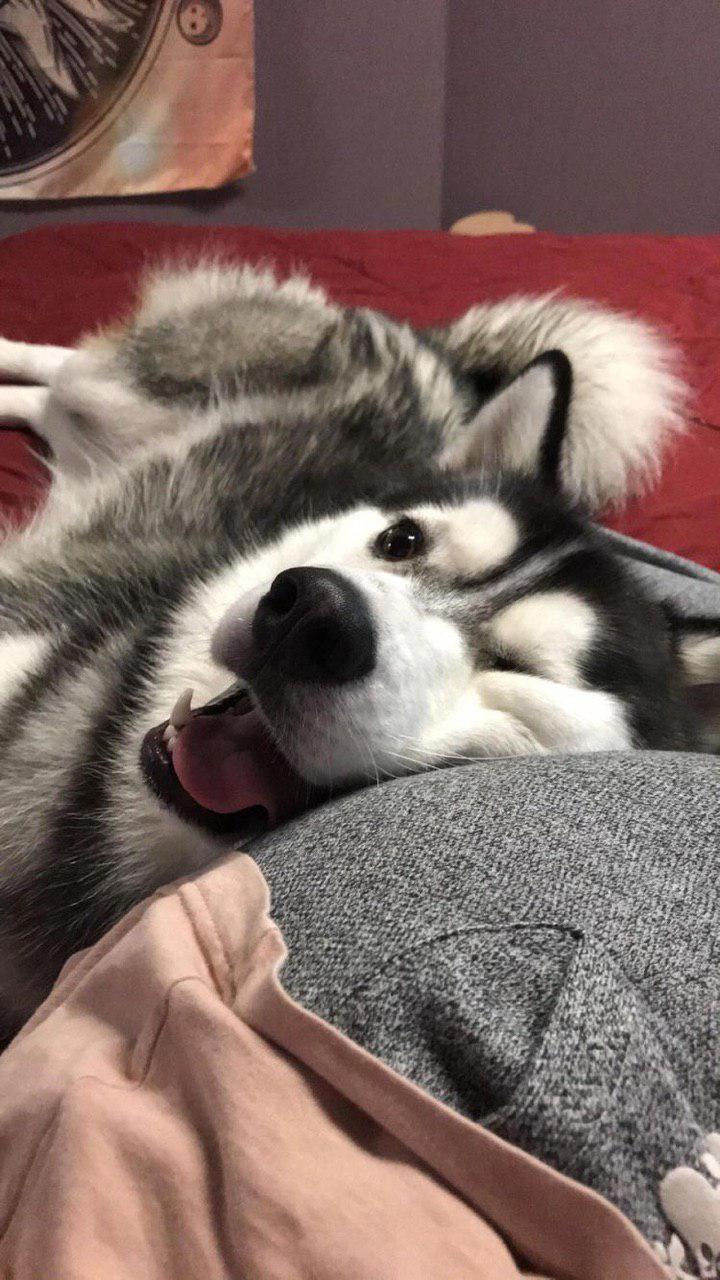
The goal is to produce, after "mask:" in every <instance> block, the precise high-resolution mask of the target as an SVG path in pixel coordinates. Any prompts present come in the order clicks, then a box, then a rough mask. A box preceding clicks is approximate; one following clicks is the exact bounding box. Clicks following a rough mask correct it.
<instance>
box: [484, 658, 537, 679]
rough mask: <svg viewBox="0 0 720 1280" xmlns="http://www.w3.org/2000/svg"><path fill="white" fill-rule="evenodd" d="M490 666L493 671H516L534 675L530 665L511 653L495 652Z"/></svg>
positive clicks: (520, 673)
mask: <svg viewBox="0 0 720 1280" xmlns="http://www.w3.org/2000/svg"><path fill="white" fill-rule="evenodd" d="M489 667H490V670H491V671H514V672H516V673H517V674H519V675H532V672H531V671H530V669H529V667H526V666H523V664H522V663H521V662H519V661H518V659H517V658H513V656H512V654H509V653H494V654H493V655H492V657H491V658H490V663H489Z"/></svg>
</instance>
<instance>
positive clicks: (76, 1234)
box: [0, 856, 665, 1280]
mask: <svg viewBox="0 0 720 1280" xmlns="http://www.w3.org/2000/svg"><path fill="white" fill-rule="evenodd" d="M267 911H268V894H267V889H266V886H265V882H264V880H263V879H262V876H261V875H260V872H259V870H258V869H257V867H256V865H255V863H254V862H252V860H251V859H250V858H248V857H246V856H235V857H233V858H230V859H228V860H227V861H225V862H223V863H222V864H220V865H219V866H216V867H214V868H213V869H212V870H210V871H209V872H207V873H205V874H203V875H202V876H200V877H199V878H196V879H195V880H191V881H184V882H182V883H181V884H179V885H175V886H172V887H171V888H170V889H168V890H165V891H164V892H162V893H161V894H159V895H157V896H156V897H155V898H153V899H151V900H150V901H149V902H147V903H144V904H143V905H142V906H140V907H139V908H137V909H136V910H135V911H134V912H133V913H131V915H130V916H128V917H127V918H126V919H125V920H124V921H122V922H121V923H120V924H119V925H118V926H117V927H116V928H115V929H114V930H113V931H112V932H111V933H110V934H108V935H107V936H106V937H105V938H104V939H103V940H102V941H101V942H100V943H98V945H97V946H96V947H95V948H93V949H92V950H91V951H88V952H85V953H82V954H81V955H80V956H78V957H76V958H75V959H74V960H73V961H71V963H70V964H69V965H68V966H67V967H66V969H65V971H64V973H63V975H62V976H61V978H60V980H59V982H58V985H57V986H56V988H55V990H54V992H53V993H52V995H51V996H50V998H49V1000H48V1001H47V1002H46V1003H45V1005H44V1006H43V1007H42V1008H41V1009H40V1010H39V1012H38V1013H37V1014H36V1015H35V1017H34V1018H33V1019H32V1021H31V1022H30V1023H29V1024H28V1026H27V1027H26V1028H25V1030H24V1031H23V1032H22V1033H21V1035H20V1036H19V1037H18V1039H17V1040H16V1041H15V1042H14V1044H13V1045H12V1046H11V1047H10V1049H9V1050H8V1051H7V1053H6V1054H5V1055H4V1056H3V1057H2V1058H0V1275H1V1276H3V1277H12V1280H41V1277H42V1278H44V1280H140V1278H142V1280H190V1278H191V1277H193V1278H198V1280H200V1278H201V1280H221V1278H222V1280H227V1278H228V1277H230V1276H232V1277H238V1278H239V1277H242V1278H243V1280H290V1278H291V1277H292V1280H300V1278H301V1277H307V1280H445V1278H446V1277H447V1280H466V1278H467V1280H470V1277H472V1278H473V1280H511V1278H513V1277H518V1276H535V1277H538V1276H540V1275H542V1276H543V1277H552V1278H554V1280H560V1278H561V1277H562V1278H563V1280H660V1278H661V1277H662V1276H663V1275H664V1274H665V1272H664V1269H663V1268H662V1267H661V1266H660V1264H659V1262H658V1261H657V1260H656V1259H655V1257H654V1255H653V1254H652V1253H651V1251H650V1250H649V1248H648V1247H647V1246H646V1245H645V1244H644V1242H643V1241H642V1240H641V1238H640V1236H639V1235H638V1233H637V1232H636V1231H635V1229H634V1227H632V1226H631V1225H630V1223H629V1222H627V1221H626V1220H625V1219H624V1218H623V1217H622V1216H621V1215H620V1214H619V1213H618V1212H617V1211H616V1210H615V1209H613V1208H611V1206H610V1205H609V1204H607V1203H606V1202H605V1201H603V1200H602V1199H601V1198H600V1197H598V1196H597V1195H595V1194H594V1193H592V1192H590V1191H587V1190H585V1189H583V1188H581V1187H580V1186H578V1185H577V1184H575V1183H573V1182H570V1181H569V1180H568V1179H566V1178H564V1177H562V1176H561V1175H560V1174H557V1173H554V1172H552V1171H551V1170H550V1169H548V1168H546V1167H544V1166H543V1165H541V1164H539V1163H538V1162H537V1161H535V1160H533V1159H532V1158H531V1157H530V1156H527V1155H525V1154H523V1153H522V1152H520V1151H518V1150H517V1149H515V1148H513V1147H510V1146H509V1145H507V1144H506V1143H504V1142H502V1141H501V1140H500V1139H499V1138H496V1137H494V1136H492V1135H491V1134H489V1133H487V1132H486V1131H485V1130H483V1129H481V1128H479V1127H477V1126H475V1125H473V1124H472V1123H471V1122H470V1121H468V1120H465V1119H463V1118H461V1117H460V1116H458V1115H455V1114H454V1113H452V1112H451V1111H449V1110H448V1109H447V1108H445V1107H443V1106H442V1105H440V1104H439V1103H436V1102H434V1101H433V1100H432V1099H430V1098H429V1097H428V1096H427V1095H426V1094H424V1093H422V1092H421V1091H420V1090H419V1089H417V1088H415V1087H414V1086H412V1085H410V1084H409V1083H407V1082H406V1081H404V1080H402V1079H401V1078H400V1077H398V1076H396V1075H395V1074H394V1073H393V1072H391V1071H390V1070H389V1069H388V1068H386V1067H384V1066H383V1065H382V1064H381V1063H380V1062H378V1061H376V1060H375V1059H373V1058H372V1057H370V1056H369V1055H368V1054H367V1053H365V1052H364V1051H362V1050H361V1049H359V1048H358V1047H357V1046H356V1045H354V1044H352V1043H351V1042H350V1041H349V1040H347V1039H346V1038H344V1037H343V1036H342V1035H340V1034H339V1033H338V1032H336V1031H335V1030H333V1029H332V1028H331V1027H329V1026H328V1025H326V1024H325V1023H323V1022H321V1021H320V1020H319V1019H318V1018H316V1017H315V1016H314V1015H312V1014H310V1013H308V1012H306V1011H305V1010H303V1009H302V1008H300V1007H299V1006H298V1005H296V1004H295V1003H293V1001H292V1000H290V998H289V997H288V996H287V995H286V994H285V993H284V992H283V990H282V988H281V986H280V984H279V981H278V978H277V971H278V967H279V965H280V964H281V962H282V960H283V957H284V954H285V952H284V946H283V942H282V939H281V937H280V935H279V933H278V930H277V928H276V927H275V926H274V925H273V923H272V921H271V919H270V918H269V916H268V914H267Z"/></svg>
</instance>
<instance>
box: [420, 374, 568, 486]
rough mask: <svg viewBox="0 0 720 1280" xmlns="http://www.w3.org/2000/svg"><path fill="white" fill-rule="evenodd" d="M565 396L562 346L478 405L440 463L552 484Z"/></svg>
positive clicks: (555, 479)
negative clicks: (505, 472)
mask: <svg viewBox="0 0 720 1280" xmlns="http://www.w3.org/2000/svg"><path fill="white" fill-rule="evenodd" d="M571 397H572V370H571V368H570V361H569V360H568V358H567V356H566V355H564V354H563V352H562V351H546V352H545V353H544V354H543V355H541V356H538V358H537V359H536V360H533V362H532V364H529V365H528V366H527V368H525V369H523V371H522V373H519V374H518V375H517V377H516V378H513V380H512V382H509V383H508V384H507V386H505V387H503V388H502V390H500V391H498V392H497V393H496V394H495V395H494V396H493V397H492V398H491V399H490V400H488V401H487V402H486V403H485V404H484V405H483V406H482V408H481V409H480V410H479V412H478V413H477V414H476V415H475V417H474V418H473V420H472V421H471V422H470V423H469V424H468V426H467V429H466V431H465V432H464V434H463V436H462V438H461V439H458V440H455V441H453V443H452V445H451V446H450V447H449V448H448V449H447V450H446V452H445V454H444V456H443V459H442V461H443V464H444V465H445V466H447V467H450V468H452V469H453V470H457V471H476V470H478V469H480V468H491V469H492V470H495V471H500V470H512V471H519V472H522V473H523V474H525V475H529V476H537V477H538V478H539V479H542V480H544V481H545V483H546V484H547V485H548V486H550V487H552V488H555V487H558V486H559V484H560V462H561V459H562V447H563V441H564V439H565V433H566V431H567V427H568V417H569V413H570V400H571Z"/></svg>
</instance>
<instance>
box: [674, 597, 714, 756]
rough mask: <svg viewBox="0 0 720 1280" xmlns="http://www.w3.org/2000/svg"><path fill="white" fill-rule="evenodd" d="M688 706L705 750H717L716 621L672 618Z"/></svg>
mask: <svg viewBox="0 0 720 1280" xmlns="http://www.w3.org/2000/svg"><path fill="white" fill-rule="evenodd" d="M672 625H673V628H674V630H675V634H676V636H677V642H678V652H679V654H680V662H681V666H682V671H683V678H684V682H685V687H686V689H687V694H688V699H689V701H690V705H691V707H692V709H693V711H694V712H695V714H696V716H697V717H698V718H699V721H700V729H701V734H702V745H703V746H704V748H705V750H706V751H720V619H708V620H707V621H705V620H702V621H701V620H698V619H694V618H693V619H682V618H677V617H675V618H673V619H672Z"/></svg>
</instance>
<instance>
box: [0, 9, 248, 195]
mask: <svg viewBox="0 0 720 1280" xmlns="http://www.w3.org/2000/svg"><path fill="white" fill-rule="evenodd" d="M252 18H253V15H252V0H0V200H2V199H13V200H18V199H28V200H32V199H59V198H77V197H80V196H118V195H138V194H143V193H150V192H162V191H186V190H192V189H197V188H208V187H218V186H222V185H223V184H224V183H226V182H230V181H232V180H233V179H236V178H241V177H243V176H244V175H245V174H247V173H248V172H249V171H250V170H251V168H252V137H253V105H254V100H253V89H254V85H253V35H252Z"/></svg>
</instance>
